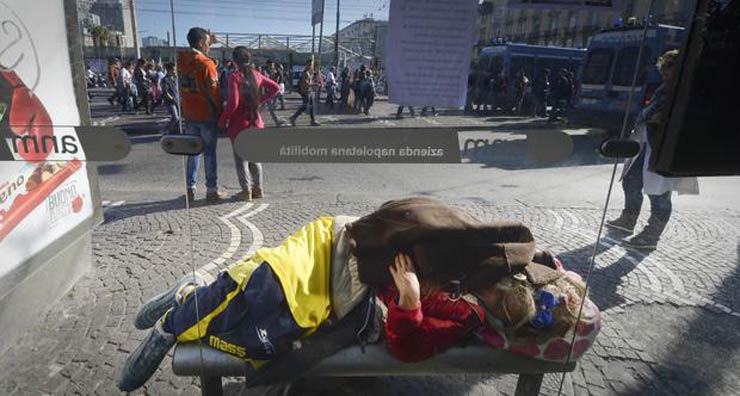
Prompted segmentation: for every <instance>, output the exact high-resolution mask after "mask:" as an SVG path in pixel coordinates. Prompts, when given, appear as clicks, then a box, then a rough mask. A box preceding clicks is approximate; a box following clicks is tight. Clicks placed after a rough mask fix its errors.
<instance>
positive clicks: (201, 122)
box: [177, 27, 226, 202]
mask: <svg viewBox="0 0 740 396" xmlns="http://www.w3.org/2000/svg"><path fill="white" fill-rule="evenodd" d="M216 42H217V39H216V36H215V35H213V34H212V33H210V32H209V31H207V30H205V29H203V28H199V27H194V28H192V29H190V31H189V32H188V43H189V44H190V49H189V50H187V51H182V52H180V53H179V54H178V56H177V65H178V75H179V76H180V77H179V78H180V80H179V81H180V98H181V100H182V116H183V118H184V119H185V121H186V128H187V130H186V133H188V134H190V135H198V136H201V137H202V138H203V140H204V149H203V158H204V162H205V171H206V190H207V191H206V200H207V201H208V202H216V201H219V200H221V199H223V198H224V197H225V196H226V194H225V193H223V192H220V191H218V176H217V160H216V145H217V143H218V126H217V122H218V119H219V117H220V116H221V112H222V111H223V99H222V98H221V91H220V89H219V82H218V72H217V71H216V62H214V61H213V60H212V59H211V58H209V57H208V53H209V51H210V48H211V44H213V43H216ZM198 165H199V157H198V156H191V157H190V158H188V165H187V173H186V178H187V188H188V191H187V193H188V199H189V200H190V201H192V200H193V199H194V196H195V185H196V180H197V176H198Z"/></svg>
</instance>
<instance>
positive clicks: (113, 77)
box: [108, 58, 121, 106]
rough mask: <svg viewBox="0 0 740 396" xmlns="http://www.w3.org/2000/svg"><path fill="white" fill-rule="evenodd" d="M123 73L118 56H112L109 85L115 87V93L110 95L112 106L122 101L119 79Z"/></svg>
mask: <svg viewBox="0 0 740 396" xmlns="http://www.w3.org/2000/svg"><path fill="white" fill-rule="evenodd" d="M120 75H121V63H120V62H119V61H118V59H116V58H111V59H110V60H109V61H108V85H109V86H110V87H111V88H113V94H111V96H110V97H108V103H110V105H111V106H115V105H116V103H118V104H120V103H121V96H120V95H121V89H120V87H119V86H118V80H119V78H120Z"/></svg>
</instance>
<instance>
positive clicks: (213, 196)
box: [206, 191, 228, 203]
mask: <svg viewBox="0 0 740 396" xmlns="http://www.w3.org/2000/svg"><path fill="white" fill-rule="evenodd" d="M227 196H228V194H226V193H225V192H223V191H211V192H209V193H206V202H210V203H214V202H220V201H223V200H224V199H225V198H226V197H227Z"/></svg>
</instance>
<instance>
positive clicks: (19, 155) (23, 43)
mask: <svg viewBox="0 0 740 396" xmlns="http://www.w3.org/2000/svg"><path fill="white" fill-rule="evenodd" d="M0 26H1V27H2V29H0V133H2V139H1V140H0V144H6V145H7V146H8V148H9V149H10V150H11V152H12V153H13V156H14V158H15V159H16V161H12V162H10V161H9V162H0V251H1V252H2V255H3V259H2V260H0V278H2V277H4V276H5V275H6V274H8V273H10V272H12V271H13V270H14V269H15V268H17V267H18V266H20V265H21V264H22V263H23V262H24V261H26V260H28V259H29V258H30V257H33V256H34V255H35V254H37V253H38V252H39V251H40V250H42V249H43V248H45V247H46V246H48V245H49V244H51V243H52V242H53V241H55V240H57V239H58V238H60V237H61V236H62V235H64V234H65V233H67V232H69V231H70V230H72V229H73V228H74V227H76V226H77V225H79V224H80V223H82V222H83V221H85V220H86V219H88V218H90V217H91V216H92V214H93V206H92V196H91V192H90V183H89V180H88V175H87V171H86V168H85V165H84V162H83V161H84V152H83V150H82V146H81V145H80V144H79V142H78V140H77V137H76V135H75V130H74V126H77V125H79V124H80V118H79V112H78V108H77V105H76V101H75V96H74V88H73V81H72V74H71V70H70V66H69V65H70V58H69V51H68V44H67V33H66V27H65V16H64V8H63V2H62V0H54V1H51V0H49V1H44V7H41V8H40V7H39V6H38V4H37V2H33V1H26V0H0Z"/></svg>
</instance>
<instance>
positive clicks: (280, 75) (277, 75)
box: [270, 63, 285, 110]
mask: <svg viewBox="0 0 740 396" xmlns="http://www.w3.org/2000/svg"><path fill="white" fill-rule="evenodd" d="M270 78H271V79H272V81H275V82H276V83H277V84H278V85H279V86H280V92H279V93H278V95H277V97H276V98H275V99H273V106H275V105H276V104H277V102H278V101H279V102H280V110H285V69H284V67H283V65H282V64H280V63H278V65H277V67H276V68H275V70H274V72H273V74H272V76H271V77H270Z"/></svg>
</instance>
